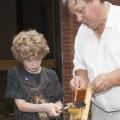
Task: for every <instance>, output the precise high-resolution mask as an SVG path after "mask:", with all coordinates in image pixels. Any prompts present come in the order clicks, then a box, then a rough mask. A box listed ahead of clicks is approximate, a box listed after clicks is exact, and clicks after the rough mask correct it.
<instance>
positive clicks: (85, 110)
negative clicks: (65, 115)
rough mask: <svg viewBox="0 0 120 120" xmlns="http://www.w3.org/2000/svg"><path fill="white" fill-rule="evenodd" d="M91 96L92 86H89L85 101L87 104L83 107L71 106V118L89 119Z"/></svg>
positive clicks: (69, 110) (72, 119)
mask: <svg viewBox="0 0 120 120" xmlns="http://www.w3.org/2000/svg"><path fill="white" fill-rule="evenodd" d="M91 97H92V90H91V88H90V87H88V88H87V90H86V95H85V101H84V102H85V104H86V106H85V107H81V108H69V109H68V112H70V120H88V116H89V109H90V103H91Z"/></svg>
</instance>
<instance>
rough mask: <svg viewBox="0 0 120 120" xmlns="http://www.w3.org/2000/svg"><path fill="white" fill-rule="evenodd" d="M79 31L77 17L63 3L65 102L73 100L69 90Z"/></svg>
mask: <svg viewBox="0 0 120 120" xmlns="http://www.w3.org/2000/svg"><path fill="white" fill-rule="evenodd" d="M77 29H78V23H77V21H76V18H75V16H71V14H70V12H69V10H68V8H67V6H65V5H63V4H62V3H61V42H62V53H63V56H62V57H63V63H62V72H63V73H62V74H63V76H62V77H63V85H64V93H65V97H64V102H65V103H67V102H70V101H72V100H73V93H72V91H71V89H70V88H69V81H70V79H71V78H72V69H73V63H72V61H73V55H74V49H73V47H74V37H75V34H76V32H77ZM68 118H69V114H66V115H65V120H68Z"/></svg>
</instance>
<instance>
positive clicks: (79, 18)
mask: <svg viewBox="0 0 120 120" xmlns="http://www.w3.org/2000/svg"><path fill="white" fill-rule="evenodd" d="M76 17H77V21H78V22H82V20H83V17H82V14H81V13H76Z"/></svg>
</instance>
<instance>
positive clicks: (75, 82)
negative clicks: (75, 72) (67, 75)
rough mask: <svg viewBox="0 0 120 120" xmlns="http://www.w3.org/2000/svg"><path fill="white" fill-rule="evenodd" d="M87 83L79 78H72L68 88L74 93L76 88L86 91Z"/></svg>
mask: <svg viewBox="0 0 120 120" xmlns="http://www.w3.org/2000/svg"><path fill="white" fill-rule="evenodd" d="M87 85H88V81H87V80H85V79H83V78H82V77H79V76H74V77H73V78H72V79H71V81H70V88H71V89H72V90H73V91H75V90H76V89H77V88H80V89H86V87H87Z"/></svg>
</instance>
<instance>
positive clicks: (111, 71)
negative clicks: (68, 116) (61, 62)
mask: <svg viewBox="0 0 120 120" xmlns="http://www.w3.org/2000/svg"><path fill="white" fill-rule="evenodd" d="M68 7H69V10H70V12H71V13H72V14H75V15H76V17H77V21H78V22H80V23H81V26H80V27H79V30H78V33H77V35H76V38H75V45H74V49H75V53H74V60H73V63H74V69H73V78H72V80H71V81H70V87H71V88H72V89H73V90H75V89H76V88H78V87H80V88H83V89H84V88H86V87H87V85H88V84H89V85H91V88H92V90H93V92H94V93H93V97H92V118H91V119H92V120H120V102H119V101H120V22H119V21H120V7H119V6H116V5H112V4H111V3H109V2H107V1H104V0H68Z"/></svg>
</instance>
